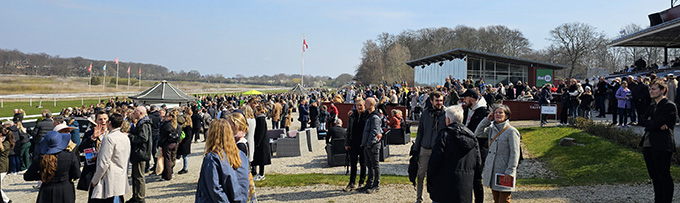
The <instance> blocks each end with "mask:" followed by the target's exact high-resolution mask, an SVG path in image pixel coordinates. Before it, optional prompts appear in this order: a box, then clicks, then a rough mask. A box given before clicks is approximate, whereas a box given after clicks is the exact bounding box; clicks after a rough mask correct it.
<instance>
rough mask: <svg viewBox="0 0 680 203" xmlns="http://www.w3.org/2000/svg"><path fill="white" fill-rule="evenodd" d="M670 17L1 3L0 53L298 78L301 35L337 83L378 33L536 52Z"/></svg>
mask: <svg viewBox="0 0 680 203" xmlns="http://www.w3.org/2000/svg"><path fill="white" fill-rule="evenodd" d="M669 7H670V1H668V0H645V1H640V0H617V1H614V0H602V1H599V0H598V1H592V0H590V1H585V0H572V1H538V0H536V1H528V0H513V1H507V0H506V1H452V0H449V1H408V0H406V1H402V0H389V1H388V0H384V1H383V0H377V1H368V0H366V1H331V0H309V1H303V0H277V1H274V0H256V1H226V0H200V1H199V0H197V1H176V0H165V1H156V0H149V1H131V0H121V1H103V0H97V1H85V0H63V1H60V0H41V1H35V0H5V1H2V2H0V8H3V9H2V12H0V27H1V28H2V30H0V48H2V49H18V50H20V51H23V52H28V53H40V52H45V53H48V54H50V55H60V57H75V56H81V57H83V58H90V59H96V60H113V59H115V58H116V57H119V58H120V61H121V62H122V63H125V62H140V63H152V64H158V65H162V66H165V67H167V68H168V69H170V70H174V71H179V70H185V71H189V70H198V71H200V72H201V73H202V74H216V73H219V74H222V75H224V76H226V77H232V76H235V75H237V74H242V75H245V76H253V75H264V74H266V75H274V74H278V73H287V74H292V73H300V70H301V66H302V50H301V49H302V48H301V47H302V36H303V34H304V35H305V38H306V39H307V43H308V44H309V50H308V51H307V52H305V75H326V76H331V77H336V76H338V75H339V74H342V73H350V74H354V71H355V69H356V67H357V66H358V65H359V63H360V57H361V48H362V45H363V42H365V41H366V40H368V39H375V37H376V36H377V35H378V34H380V33H382V32H388V33H391V34H398V33H400V32H402V31H403V30H407V29H412V30H417V29H421V28H428V27H443V26H446V27H455V26H457V25H466V26H471V27H482V26H488V25H505V26H508V27H509V28H511V29H518V30H520V31H522V32H523V33H524V35H525V37H526V38H528V39H529V41H530V42H531V43H532V48H534V49H541V48H544V47H546V46H548V45H549V42H548V40H546V38H548V37H549V31H550V30H551V29H553V28H555V27H557V26H559V25H560V24H562V23H568V22H577V21H578V22H584V23H588V24H590V25H592V26H595V27H597V28H598V30H599V31H601V32H604V33H605V34H606V35H607V36H608V37H610V38H613V37H614V36H616V35H618V32H619V30H620V29H621V28H622V27H623V26H625V25H627V24H631V23H635V24H639V25H642V26H643V27H647V26H648V25H649V20H648V18H647V15H648V14H650V13H654V12H658V11H661V10H664V9H667V8H669Z"/></svg>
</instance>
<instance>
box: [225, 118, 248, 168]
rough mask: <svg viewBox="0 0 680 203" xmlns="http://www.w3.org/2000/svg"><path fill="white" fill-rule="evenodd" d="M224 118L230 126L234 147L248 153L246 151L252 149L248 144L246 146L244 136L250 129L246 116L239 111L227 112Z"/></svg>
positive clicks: (246, 141) (246, 142)
mask: <svg viewBox="0 0 680 203" xmlns="http://www.w3.org/2000/svg"><path fill="white" fill-rule="evenodd" d="M248 108H250V107H248ZM225 119H226V120H227V122H228V123H229V126H230V127H231V131H232V135H233V136H234V142H235V143H236V147H237V148H238V149H239V150H241V151H242V152H243V153H246V154H248V152H249V151H252V150H253V149H252V148H250V146H248V140H247V139H246V138H245V136H246V132H248V131H249V130H250V128H249V127H248V123H247V122H246V118H245V117H244V116H243V114H241V113H240V112H232V113H230V114H227V117H226V118H225ZM249 162H250V161H249Z"/></svg>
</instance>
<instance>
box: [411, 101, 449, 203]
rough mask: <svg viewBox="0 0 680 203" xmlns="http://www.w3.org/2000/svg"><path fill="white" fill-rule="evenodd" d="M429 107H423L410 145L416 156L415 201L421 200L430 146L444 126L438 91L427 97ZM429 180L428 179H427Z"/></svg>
mask: <svg viewBox="0 0 680 203" xmlns="http://www.w3.org/2000/svg"><path fill="white" fill-rule="evenodd" d="M428 98H429V99H430V103H431V104H432V106H431V107H429V108H425V110H424V111H423V114H422V116H421V117H420V122H419V123H418V132H417V133H416V142H415V143H414V144H413V145H412V146H411V153H410V154H411V155H412V156H418V176H417V183H416V202H418V203H419V202H422V201H423V183H424V181H425V175H426V173H427V167H428V164H427V161H428V160H429V159H430V154H431V153H432V147H433V146H434V142H435V139H436V138H437V133H439V130H441V129H444V127H446V118H445V116H444V96H443V95H442V93H441V92H439V91H432V92H430V95H429V97H428ZM428 181H430V179H428Z"/></svg>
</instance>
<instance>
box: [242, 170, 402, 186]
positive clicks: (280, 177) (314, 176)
mask: <svg viewBox="0 0 680 203" xmlns="http://www.w3.org/2000/svg"><path fill="white" fill-rule="evenodd" d="M348 182H349V175H340V174H318V173H309V174H267V179H265V180H262V181H258V182H255V184H256V186H257V187H276V186H278V187H295V186H306V185H316V184H327V185H339V186H345V185H347V183H348ZM380 184H411V182H409V181H408V176H396V175H381V176H380Z"/></svg>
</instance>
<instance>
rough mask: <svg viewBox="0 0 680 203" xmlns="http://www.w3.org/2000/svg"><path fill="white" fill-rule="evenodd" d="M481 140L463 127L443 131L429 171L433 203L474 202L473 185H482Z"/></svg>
mask: <svg viewBox="0 0 680 203" xmlns="http://www.w3.org/2000/svg"><path fill="white" fill-rule="evenodd" d="M478 146H479V145H478V143H477V138H475V136H474V133H473V132H472V131H470V130H469V129H467V128H466V127H465V126H464V125H463V124H460V123H457V122H455V123H451V124H449V125H448V126H446V128H444V129H442V130H441V131H439V136H438V137H437V140H436V142H435V144H434V147H433V148H432V155H430V161H429V162H428V167H427V191H428V192H429V193H430V198H431V199H432V201H437V202H472V188H473V184H475V183H481V181H476V180H481V178H482V175H481V173H482V158H481V157H480V154H479V147H478Z"/></svg>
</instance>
